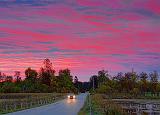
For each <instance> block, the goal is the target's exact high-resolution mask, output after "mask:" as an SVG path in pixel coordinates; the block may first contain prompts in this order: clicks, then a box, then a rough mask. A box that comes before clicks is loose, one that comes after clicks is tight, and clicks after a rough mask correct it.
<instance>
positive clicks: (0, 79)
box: [0, 72, 6, 82]
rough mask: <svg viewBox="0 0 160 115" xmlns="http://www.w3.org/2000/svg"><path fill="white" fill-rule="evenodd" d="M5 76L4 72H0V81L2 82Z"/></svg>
mask: <svg viewBox="0 0 160 115" xmlns="http://www.w3.org/2000/svg"><path fill="white" fill-rule="evenodd" d="M5 77H6V75H5V74H4V73H2V72H0V82H4V81H5Z"/></svg>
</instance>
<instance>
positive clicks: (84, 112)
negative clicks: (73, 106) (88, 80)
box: [78, 96, 90, 115]
mask: <svg viewBox="0 0 160 115" xmlns="http://www.w3.org/2000/svg"><path fill="white" fill-rule="evenodd" d="M88 99H89V97H88V96H87V98H86V101H85V103H84V105H83V107H82V108H81V110H80V111H79V113H78V115H89V112H90V111H89V101H88Z"/></svg>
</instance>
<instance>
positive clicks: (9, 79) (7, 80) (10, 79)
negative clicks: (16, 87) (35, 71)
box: [5, 76, 13, 82]
mask: <svg viewBox="0 0 160 115" xmlns="http://www.w3.org/2000/svg"><path fill="white" fill-rule="evenodd" d="M12 81H13V77H12V76H6V78H5V82H12Z"/></svg>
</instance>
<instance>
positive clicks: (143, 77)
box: [139, 72, 148, 93]
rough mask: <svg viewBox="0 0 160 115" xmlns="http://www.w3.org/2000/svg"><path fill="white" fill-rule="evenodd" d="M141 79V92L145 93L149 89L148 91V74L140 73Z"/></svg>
mask: <svg viewBox="0 0 160 115" xmlns="http://www.w3.org/2000/svg"><path fill="white" fill-rule="evenodd" d="M139 78H140V81H141V83H142V84H141V86H140V88H141V92H142V93H145V92H147V89H148V84H147V79H148V74H147V73H145V72H142V73H140V75H139Z"/></svg>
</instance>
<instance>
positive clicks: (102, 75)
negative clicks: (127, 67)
mask: <svg viewBox="0 0 160 115" xmlns="http://www.w3.org/2000/svg"><path fill="white" fill-rule="evenodd" d="M97 78H98V87H99V86H100V85H102V84H103V83H105V82H106V81H107V80H109V74H108V71H106V70H101V71H98V77H97Z"/></svg>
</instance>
